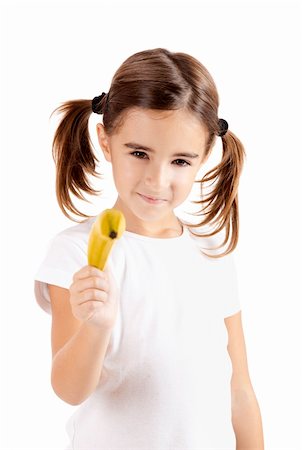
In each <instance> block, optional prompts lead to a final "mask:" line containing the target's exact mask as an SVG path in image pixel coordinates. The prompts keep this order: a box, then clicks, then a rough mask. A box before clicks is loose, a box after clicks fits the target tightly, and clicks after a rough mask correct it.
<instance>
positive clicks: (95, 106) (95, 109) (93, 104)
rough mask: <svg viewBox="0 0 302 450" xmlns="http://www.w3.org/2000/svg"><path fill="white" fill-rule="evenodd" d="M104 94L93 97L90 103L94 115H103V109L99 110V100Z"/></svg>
mask: <svg viewBox="0 0 302 450" xmlns="http://www.w3.org/2000/svg"><path fill="white" fill-rule="evenodd" d="M105 95H107V94H106V92H102V94H101V95H99V96H98V97H94V99H93V100H92V101H91V107H92V111H93V112H94V113H96V114H103V109H104V108H99V106H100V103H101V100H102V99H103V98H104V97H105Z"/></svg>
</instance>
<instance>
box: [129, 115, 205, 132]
mask: <svg viewBox="0 0 302 450" xmlns="http://www.w3.org/2000/svg"><path fill="white" fill-rule="evenodd" d="M148 129H149V130H150V131H152V130H157V131H160V130H163V131H165V132H166V133H167V134H168V133H169V130H170V132H172V133H177V134H180V133H190V134H192V133H193V134H196V136H199V137H200V134H203V135H204V134H206V132H207V130H206V128H205V126H204V124H203V123H202V122H201V120H200V119H198V118H197V117H196V116H195V115H193V114H192V113H190V112H188V111H187V110H184V109H177V110H156V109H146V108H131V110H129V111H127V112H126V113H125V116H124V120H123V124H122V126H121V128H120V132H121V133H127V132H132V131H135V132H139V131H142V130H144V131H146V130H148Z"/></svg>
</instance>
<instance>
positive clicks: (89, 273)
mask: <svg viewBox="0 0 302 450" xmlns="http://www.w3.org/2000/svg"><path fill="white" fill-rule="evenodd" d="M89 277H102V278H104V279H106V278H107V275H106V274H105V272H103V271H102V270H100V269H97V268H96V267H93V266H84V267H82V268H81V269H80V270H79V271H78V272H75V273H74V275H73V278H72V279H73V281H77V280H83V279H85V278H89Z"/></svg>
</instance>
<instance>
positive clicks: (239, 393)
mask: <svg viewBox="0 0 302 450" xmlns="http://www.w3.org/2000/svg"><path fill="white" fill-rule="evenodd" d="M224 321H225V325H226V328H227V331H228V338H229V339H228V352H229V355H230V358H231V361H232V366H233V375H232V380H231V392H232V424H233V428H234V432H235V435H236V450H263V449H264V438H263V429H262V421H261V413H260V408H259V405H258V402H257V398H256V395H255V393H254V390H253V386H252V383H251V380H250V376H249V371H248V363H247V355H246V347H245V341H244V334H243V329H242V322H241V312H240V311H239V312H238V313H237V314H234V315H233V316H230V317H227V318H225V319H224Z"/></svg>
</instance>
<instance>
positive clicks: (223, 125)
mask: <svg viewBox="0 0 302 450" xmlns="http://www.w3.org/2000/svg"><path fill="white" fill-rule="evenodd" d="M218 125H219V132H218V136H221V137H222V136H224V135H225V133H226V132H227V131H228V128H229V124H228V123H227V121H226V120H224V119H218Z"/></svg>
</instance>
